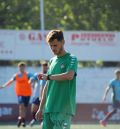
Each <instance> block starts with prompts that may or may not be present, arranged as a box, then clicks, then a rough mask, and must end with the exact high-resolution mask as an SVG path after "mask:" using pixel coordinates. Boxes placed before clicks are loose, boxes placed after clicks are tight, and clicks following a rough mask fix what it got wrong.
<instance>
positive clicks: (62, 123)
mask: <svg viewBox="0 0 120 129" xmlns="http://www.w3.org/2000/svg"><path fill="white" fill-rule="evenodd" d="M71 118H72V116H71V115H68V114H62V113H44V116H43V127H42V129H70V125H71Z"/></svg>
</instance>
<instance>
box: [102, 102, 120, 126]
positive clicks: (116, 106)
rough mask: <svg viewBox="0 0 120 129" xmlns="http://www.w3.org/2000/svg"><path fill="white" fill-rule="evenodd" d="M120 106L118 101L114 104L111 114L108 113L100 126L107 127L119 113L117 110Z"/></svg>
mask: <svg viewBox="0 0 120 129" xmlns="http://www.w3.org/2000/svg"><path fill="white" fill-rule="evenodd" d="M119 106H120V103H119V102H118V101H114V102H113V110H112V111H111V112H108V113H107V114H106V116H105V118H104V119H103V120H100V124H101V125H102V126H104V127H105V126H106V125H107V121H108V120H109V119H110V118H111V117H112V116H113V115H114V114H115V113H116V112H117V108H118V107H119Z"/></svg>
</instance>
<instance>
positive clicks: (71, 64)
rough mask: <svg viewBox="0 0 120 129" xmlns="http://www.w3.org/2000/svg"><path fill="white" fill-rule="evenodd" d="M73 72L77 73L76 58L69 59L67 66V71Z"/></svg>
mask: <svg viewBox="0 0 120 129" xmlns="http://www.w3.org/2000/svg"><path fill="white" fill-rule="evenodd" d="M70 70H73V71H74V72H77V58H76V57H75V56H71V57H70V61H69V65H68V68H67V71H70Z"/></svg>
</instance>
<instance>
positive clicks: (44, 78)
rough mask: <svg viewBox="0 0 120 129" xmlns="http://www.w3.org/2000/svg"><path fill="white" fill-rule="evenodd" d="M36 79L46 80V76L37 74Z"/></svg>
mask: <svg viewBox="0 0 120 129" xmlns="http://www.w3.org/2000/svg"><path fill="white" fill-rule="evenodd" d="M38 79H39V80H47V75H46V74H42V73H40V74H38Z"/></svg>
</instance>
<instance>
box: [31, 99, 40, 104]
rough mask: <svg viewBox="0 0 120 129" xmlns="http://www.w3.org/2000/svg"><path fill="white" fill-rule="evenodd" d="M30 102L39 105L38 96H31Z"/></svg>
mask: <svg viewBox="0 0 120 129" xmlns="http://www.w3.org/2000/svg"><path fill="white" fill-rule="evenodd" d="M32 103H33V104H35V105H39V104H40V100H39V98H33V99H32Z"/></svg>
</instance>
